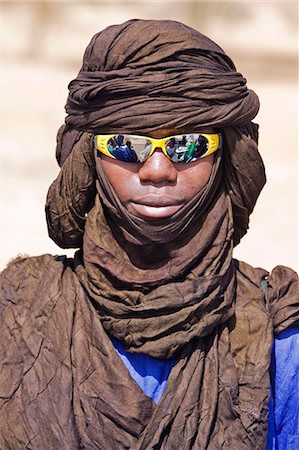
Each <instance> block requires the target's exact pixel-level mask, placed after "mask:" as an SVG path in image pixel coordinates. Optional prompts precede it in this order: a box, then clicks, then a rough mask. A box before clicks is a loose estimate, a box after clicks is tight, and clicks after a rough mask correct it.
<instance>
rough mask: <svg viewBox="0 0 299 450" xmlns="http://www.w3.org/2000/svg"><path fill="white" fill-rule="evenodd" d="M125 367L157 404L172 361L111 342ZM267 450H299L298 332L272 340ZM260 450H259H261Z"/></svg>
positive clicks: (293, 329)
mask: <svg viewBox="0 0 299 450" xmlns="http://www.w3.org/2000/svg"><path fill="white" fill-rule="evenodd" d="M112 342H113V344H114V346H115V349H116V350H117V352H118V354H119V356H120V358H121V359H122V361H123V363H124V365H125V366H126V368H127V369H128V371H129V373H130V375H131V377H132V378H133V379H134V380H135V382H136V383H137V384H138V385H139V386H140V388H141V389H142V390H143V392H144V394H145V395H147V396H148V397H150V398H152V399H153V401H154V402H155V403H156V404H158V403H159V401H160V399H161V397H162V395H163V392H164V391H165V388H166V385H167V379H168V376H169V374H170V371H171V369H172V367H173V366H174V364H175V359H171V360H166V361H162V360H159V359H155V358H152V357H150V356H147V355H144V354H133V353H129V352H127V351H126V350H125V349H124V348H123V346H122V344H121V343H120V341H118V340H117V339H114V338H113V339H112ZM269 413H270V414H269V428H268V437H267V447H266V450H299V329H298V328H290V329H287V330H285V331H283V332H282V333H280V334H279V336H278V337H277V338H276V339H275V342H274V347H273V355H272V366H271V398H270V403H269ZM261 450H262V449H261Z"/></svg>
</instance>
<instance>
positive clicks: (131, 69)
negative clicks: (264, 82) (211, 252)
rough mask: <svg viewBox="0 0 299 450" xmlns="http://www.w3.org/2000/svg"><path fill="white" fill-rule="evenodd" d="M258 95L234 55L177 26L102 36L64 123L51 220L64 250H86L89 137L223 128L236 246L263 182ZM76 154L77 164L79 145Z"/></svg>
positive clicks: (122, 29)
mask: <svg viewBox="0 0 299 450" xmlns="http://www.w3.org/2000/svg"><path fill="white" fill-rule="evenodd" d="M258 108H259V101H258V98H257V96H256V94H255V93H254V92H253V91H251V90H249V89H247V87H246V80H245V79H244V78H243V77H242V75H241V74H240V73H238V72H236V69H235V66H234V64H233V62H232V61H231V59H230V58H229V57H228V56H227V55H226V54H225V53H224V51H223V50H222V49H221V48H220V47H219V46H218V45H216V44H215V43H214V42H213V41H211V40H210V39H209V38H207V37H206V36H204V35H202V34H201V33H199V32H198V31H196V30H194V29H192V28H189V27H187V26H186V25H183V24H181V23H179V22H174V21H168V20H161V21H152V20H130V21H128V22H125V23H124V24H121V25H114V26H111V27H108V28H106V29H105V30H103V31H101V32H100V33H98V34H96V35H95V36H94V37H93V38H92V40H91V42H90V44H89V45H88V47H87V49H86V51H85V54H84V58H83V65H82V68H81V70H80V72H79V74H78V76H77V78H76V79H75V80H73V81H71V83H70V85H69V97H68V100H67V104H66V111H67V117H66V125H64V126H63V127H62V128H61V129H60V131H59V133H58V145H57V153H56V154H57V160H58V162H59V164H60V165H63V164H64V163H65V166H64V167H63V170H62V173H61V174H60V180H59V182H56V183H55V184H54V185H52V186H51V188H50V190H49V194H48V200H47V208H46V211H47V220H48V228H49V234H50V236H51V238H52V239H53V240H54V241H55V242H56V243H57V244H58V245H60V246H61V247H63V248H67V247H74V248H76V247H80V246H81V245H82V237H83V233H84V224H85V216H86V213H87V212H88V211H89V210H90V208H91V207H92V206H93V204H94V199H95V192H96V191H95V183H94V181H95V178H96V175H95V168H94V166H95V163H94V159H93V152H92V139H91V137H92V135H91V134H88V133H105V132H106V133H107V132H115V131H126V132H135V133H141V134H146V133H148V132H153V131H155V130H158V129H168V128H171V129H188V130H190V131H194V130H195V129H200V128H204V127H207V126H213V127H216V128H221V129H223V130H222V131H223V133H224V137H225V143H224V182H225V186H226V190H227V192H228V193H229V195H230V197H231V200H232V206H233V216H234V228H235V231H234V243H235V244H237V243H238V242H239V241H240V239H241V237H242V236H243V235H244V234H245V233H246V231H247V228H248V222H249V215H250V213H251V212H252V210H253V207H254V205H255V202H256V199H257V197H258V195H259V193H260V191H261V189H262V187H263V185H264V183H265V174H264V167H263V163H262V160H261V158H260V156H259V154H258V151H257V128H258V127H257V125H254V124H253V123H252V122H250V121H251V120H252V119H253V118H254V117H255V115H256V114H257V112H258ZM75 148H76V149H77V152H75V153H76V154H74V155H73V156H72V157H71V159H70V158H68V157H69V155H70V153H71V152H72V151H73V149H75Z"/></svg>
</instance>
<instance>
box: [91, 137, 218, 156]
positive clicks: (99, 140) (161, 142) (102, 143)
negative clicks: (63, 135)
mask: <svg viewBox="0 0 299 450" xmlns="http://www.w3.org/2000/svg"><path fill="white" fill-rule="evenodd" d="M119 134H121V133H118V134H116V133H114V134H96V135H95V137H94V143H95V148H96V150H99V151H100V152H101V153H103V155H106V156H109V158H113V159H116V158H115V156H113V155H112V154H111V153H109V150H108V145H107V144H108V141H109V139H111V138H113V137H114V136H118V135H119ZM188 134H200V135H201V136H204V137H205V138H206V139H207V141H208V143H209V150H208V151H207V153H205V154H204V155H202V156H200V158H205V157H206V156H208V155H211V154H212V153H214V152H216V151H217V150H218V149H219V148H221V145H222V136H221V134H219V133H195V132H194V133H182V134H176V135H173V136H168V137H165V138H163V139H153V138H151V137H149V136H143V135H138V134H130V133H124V134H123V136H132V137H134V138H146V139H148V140H149V141H150V143H151V144H152V150H151V152H150V154H149V155H148V157H147V158H146V159H148V158H149V157H150V156H151V155H152V154H153V153H154V151H155V150H156V149H157V148H161V150H162V152H163V153H164V155H165V156H166V157H167V158H168V159H170V160H171V161H172V159H171V158H170V157H169V156H168V154H167V151H166V148H165V144H166V142H167V141H169V139H171V138H175V137H177V136H187V135H188ZM200 158H199V159H200ZM145 161H146V160H145Z"/></svg>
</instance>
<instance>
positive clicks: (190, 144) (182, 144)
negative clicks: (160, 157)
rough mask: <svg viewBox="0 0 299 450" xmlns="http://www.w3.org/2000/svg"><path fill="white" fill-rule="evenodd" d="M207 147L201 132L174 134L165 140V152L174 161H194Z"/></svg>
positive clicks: (206, 141)
mask: <svg viewBox="0 0 299 450" xmlns="http://www.w3.org/2000/svg"><path fill="white" fill-rule="evenodd" d="M208 147H209V146H208V140H207V139H206V138H205V137H204V136H202V135H201V134H188V135H181V136H175V137H173V138H171V139H169V141H167V142H166V151H167V154H168V156H169V157H170V158H171V159H172V161H174V162H191V161H196V160H197V159H198V158H200V157H201V156H202V155H204V154H205V153H206V152H207V151H208Z"/></svg>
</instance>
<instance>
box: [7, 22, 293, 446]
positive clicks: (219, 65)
mask: <svg viewBox="0 0 299 450" xmlns="http://www.w3.org/2000/svg"><path fill="white" fill-rule="evenodd" d="M161 30H162V31H161ZM140 36H142V40H140V39H139V37H140ZM69 89H70V94H69V97H68V101H67V105H66V110H67V113H68V115H67V117H66V124H65V126H63V128H61V129H60V131H59V133H58V138H57V158H58V161H59V162H60V164H61V171H60V174H59V175H58V177H57V179H56V180H55V181H54V183H53V184H52V185H51V187H50V189H49V192H48V197H47V204H46V214H47V221H48V229H49V234H50V236H51V237H52V239H54V241H55V242H56V243H58V244H59V245H60V246H62V247H75V248H76V247H78V248H80V250H79V251H78V252H77V253H76V256H75V258H74V259H72V260H67V259H63V258H62V259H57V258H53V257H51V256H49V255H48V256H42V257H38V258H29V259H25V260H19V261H16V262H15V263H13V264H12V265H11V266H10V267H9V268H8V269H7V270H6V271H5V272H4V275H3V277H4V280H3V289H4V296H3V298H4V300H3V302H4V303H3V304H4V308H3V314H4V317H3V321H2V323H4V324H5V326H4V327H3V336H4V337H3V341H2V342H4V343H5V345H4V348H3V352H4V353H3V357H2V361H4V364H3V370H2V372H1V376H2V377H3V378H2V379H3V383H2V384H1V389H2V391H1V395H0V398H1V399H2V401H3V405H2V409H1V414H2V416H1V421H0V424H1V427H2V429H3V430H4V432H3V436H2V438H1V439H2V443H1V444H2V445H3V446H4V448H13V449H18V448H33V449H35V448H53V449H54V448H66V449H68V448H70V449H76V448H86V449H106V448H126V449H135V450H137V449H140V450H141V449H154V448H156V449H158V448H159V449H160V448H161V449H175V448H177V446H178V442H179V447H180V448H181V449H182V450H187V449H192V448H194V449H210V450H212V449H218V448H224V449H225V448H226V449H230V450H231V449H233V450H234V449H241V450H242V449H244V450H245V449H253V448H259V449H260V448H261V449H262V448H264V447H265V445H266V431H267V418H268V408H267V404H268V400H269V373H268V370H269V365H270V355H271V348H272V342H273V330H274V331H276V330H278V331H280V330H282V329H284V328H286V327H289V326H292V325H293V324H294V323H295V322H296V321H297V320H298V298H297V292H298V280H297V277H296V275H295V274H294V272H293V271H291V270H290V269H287V268H284V267H278V268H276V269H275V270H274V271H273V273H272V274H271V275H270V276H268V275H269V274H268V273H267V272H266V271H264V270H262V269H253V268H251V267H250V266H248V265H246V264H244V263H238V262H237V261H234V260H233V257H232V252H233V245H236V244H237V243H238V242H239V240H240V239H241V237H242V236H243V235H244V234H245V233H246V231H247V228H248V220H249V215H250V213H251V212H252V209H253V207H254V205H255V202H256V199H257V197H258V195H259V193H260V190H261V189H262V187H263V185H264V183H265V174H264V167H263V163H262V160H261V158H260V156H259V154H258V151H257V126H256V125H254V124H253V123H252V122H251V120H252V119H253V118H254V116H255V115H256V113H257V111H258V106H259V104H258V99H257V97H256V95H255V94H254V93H253V92H252V91H250V90H248V89H247V87H246V81H245V79H244V78H243V77H242V75H240V74H239V73H238V72H236V70H235V67H234V65H233V63H232V61H231V60H230V59H229V58H228V57H227V56H226V55H225V53H224V52H223V51H222V50H221V49H220V48H219V47H218V46H217V45H216V44H214V43H213V42H212V41H210V40H209V39H208V38H206V37H205V36H203V35H201V34H200V33H199V32H197V31H195V30H192V29H190V28H189V27H186V26H184V25H182V24H180V23H178V22H172V21H139V20H134V21H129V22H126V23H125V24H122V25H118V26H113V27H109V28H108V29H106V30H104V31H103V32H101V33H99V34H97V35H96V36H95V37H94V38H93V39H92V41H91V43H90V45H89V46H88V47H87V49H86V52H85V55H84V60H83V66H82V69H81V70H80V72H79V74H78V77H77V78H76V79H75V80H74V81H72V82H71V83H70V86H69ZM205 126H213V127H216V128H220V129H221V131H222V133H223V135H224V147H223V151H222V152H221V153H220V152H218V154H217V156H216V157H215V161H214V166H213V170H212V174H211V177H210V180H209V182H208V184H207V186H205V188H203V190H202V191H201V192H199V193H198V195H197V196H196V197H195V198H194V199H193V200H192V201H190V202H189V203H188V204H187V205H186V206H185V207H184V208H185V209H184V214H182V213H180V212H179V213H178V214H176V215H174V217H173V220H172V221H170V222H171V223H168V224H167V223H163V222H159V224H153V225H149V224H148V223H146V221H142V220H141V219H140V220H139V219H137V218H135V217H133V216H131V215H130V214H129V213H128V211H126V210H125V209H124V208H123V207H122V205H121V204H120V202H119V200H118V198H117V196H116V194H115V192H114V191H113V189H112V186H111V185H110V183H109V180H107V178H106V177H105V174H104V173H103V170H102V168H101V160H100V158H99V156H98V155H97V153H95V152H94V150H93V145H92V138H93V133H97V132H108V131H109V132H110V131H111V132H114V131H124V130H125V131H126V132H128V131H133V132H140V131H142V132H143V133H147V132H153V131H155V130H156V129H164V130H165V129H167V128H175V129H178V130H182V129H184V128H187V129H189V130H191V129H192V130H194V131H195V130H196V129H202V128H203V127H205ZM266 278H268V283H269V289H268V290H267V292H266V294H265V293H264V291H263V290H261V283H262V281H263V282H264V280H265V279H266ZM12 336H13V339H11V337H12ZM110 337H115V338H117V339H119V340H120V341H121V342H122V344H123V345H124V347H125V348H126V350H128V351H130V352H133V353H144V354H147V355H150V356H153V357H156V358H161V359H167V358H172V357H174V356H175V357H176V358H177V363H176V364H175V366H174V367H173V369H172V371H171V373H170V376H169V380H168V384H167V388H166V391H165V393H164V395H163V397H162V399H161V401H160V403H159V404H158V405H155V404H154V403H153V401H152V400H151V399H149V398H147V397H146V396H145V395H144V394H143V392H142V391H141V389H140V388H139V387H138V385H136V383H135V382H134V380H132V378H131V377H130V375H129V373H128V372H127V370H126V368H125V367H124V366H123V365H122V364H121V361H120V359H119V356H118V355H117V353H116V351H115V349H114V347H113V344H112V343H111V340H110ZM49 418H50V419H51V420H49ZM2 429H1V431H2ZM25 444H26V445H25ZM5 446H6V447H5Z"/></svg>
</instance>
